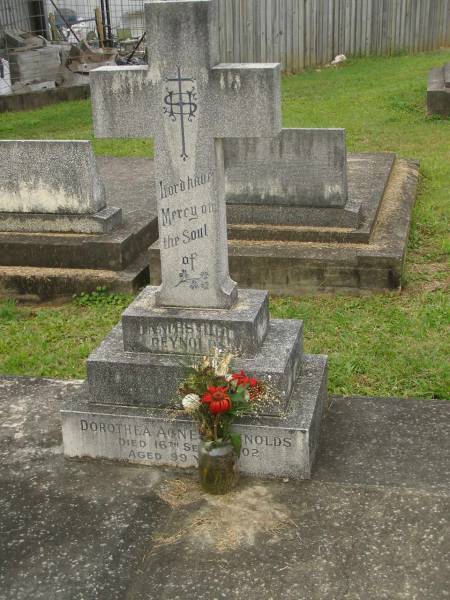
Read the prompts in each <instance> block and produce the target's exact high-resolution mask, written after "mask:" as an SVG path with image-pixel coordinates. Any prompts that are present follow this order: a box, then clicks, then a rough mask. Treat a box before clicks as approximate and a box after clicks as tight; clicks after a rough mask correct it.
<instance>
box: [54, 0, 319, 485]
mask: <svg viewBox="0 0 450 600" xmlns="http://www.w3.org/2000/svg"><path fill="white" fill-rule="evenodd" d="M145 14H146V21H147V23H146V26H147V27H146V28H147V35H148V38H149V40H150V45H151V56H152V60H151V67H150V68H143V69H141V68H138V69H131V70H121V69H99V70H97V71H94V72H93V101H94V116H95V119H94V122H95V126H96V133H97V135H101V136H105V135H114V136H117V135H118V134H120V133H122V134H126V135H129V129H128V127H126V126H125V123H124V122H123V116H122V115H123V111H122V107H123V106H124V105H125V102H126V99H127V97H128V96H129V95H130V94H131V95H134V96H135V97H136V96H137V97H138V98H139V102H138V104H139V103H140V106H141V110H142V115H143V116H144V118H145V119H147V120H148V119H150V121H151V122H152V123H154V125H153V126H154V128H155V132H154V136H155V139H156V154H157V157H156V160H155V180H156V187H157V190H158V212H159V228H160V239H161V241H162V251H161V266H162V285H161V287H160V288H154V287H148V288H146V289H145V290H144V291H143V292H142V293H141V294H140V296H139V297H138V298H137V299H136V300H135V301H134V302H133V303H132V305H131V306H130V307H129V308H128V309H127V310H126V311H125V312H124V314H123V315H122V322H121V325H120V326H118V327H117V328H116V329H115V330H114V331H113V332H112V334H111V335H110V336H109V337H108V338H107V339H106V340H105V341H104V342H103V344H102V345H101V346H100V348H99V349H98V350H97V351H95V352H94V353H93V354H92V355H91V357H90V358H89V360H88V385H87V388H86V391H85V392H84V393H83V394H82V395H81V397H80V398H78V399H76V400H75V401H69V402H68V403H66V406H65V407H64V409H63V411H62V416H63V435H64V446H65V453H66V454H67V455H69V456H91V457H104V458H115V459H120V460H128V461H131V462H139V463H143V464H160V465H174V466H182V467H183V466H184V467H189V466H194V465H195V464H196V453H197V441H198V440H197V433H196V426H195V424H194V423H192V421H190V420H189V419H187V418H186V416H185V415H182V416H180V415H177V413H176V412H174V410H173V409H172V410H170V409H168V408H167V407H168V405H169V404H170V402H171V401H172V400H173V399H174V395H175V392H176V387H177V385H178V382H179V381H181V379H182V377H183V374H184V373H185V372H186V367H183V362H184V364H186V363H187V365H188V364H189V361H190V360H192V357H193V356H202V355H204V354H205V353H207V352H208V351H209V350H210V349H211V348H220V349H224V350H225V349H226V350H228V351H233V352H234V353H235V354H236V359H235V367H236V368H243V369H247V370H248V371H251V372H252V373H255V375H259V376H262V377H264V378H267V379H269V380H271V381H272V383H273V385H274V387H275V389H277V390H278V393H279V402H274V403H273V405H271V406H269V407H266V408H265V409H264V414H260V415H258V416H257V417H255V418H252V419H247V420H245V421H242V422H240V423H238V424H237V429H239V430H240V431H242V433H243V434H244V436H243V439H244V448H243V451H242V456H241V468H242V470H243V471H244V472H247V473H252V474H258V475H289V476H293V477H299V478H302V477H309V475H310V472H311V466H312V461H313V459H314V454H315V449H316V447H317V443H318V432H319V428H320V417H321V413H322V410H323V407H324V404H325V402H326V396H327V394H326V365H327V360H326V357H321V356H315V357H313V356H306V355H304V354H303V349H302V347H303V344H302V339H303V326H302V323H301V322H299V321H270V319H269V310H268V294H267V292H261V291H256V290H240V291H239V293H238V290H237V288H236V284H235V283H234V282H233V281H231V279H230V277H229V275H228V252H227V235H226V211H225V200H224V174H223V150H222V142H221V141H220V140H219V139H218V138H220V137H224V135H227V134H230V132H231V133H232V134H233V135H234V136H240V135H245V136H250V135H252V136H255V135H266V136H273V135H274V134H277V133H278V132H279V131H280V115H279V110H278V109H279V102H275V100H276V99H277V98H278V97H279V94H280V67H279V65H278V64H276V65H272V64H269V65H265V64H262V65H243V64H239V65H228V64H227V65H222V64H217V63H216V61H217V54H218V52H217V40H216V39H215V37H214V36H215V33H216V22H215V21H216V18H217V2H216V1H215V0H211V1H210V0H191V1H185V2H152V3H150V4H146V5H145ZM277 107H278V109H277ZM136 116H137V115H136ZM275 349H276V351H275ZM274 353H275V354H276V356H274Z"/></svg>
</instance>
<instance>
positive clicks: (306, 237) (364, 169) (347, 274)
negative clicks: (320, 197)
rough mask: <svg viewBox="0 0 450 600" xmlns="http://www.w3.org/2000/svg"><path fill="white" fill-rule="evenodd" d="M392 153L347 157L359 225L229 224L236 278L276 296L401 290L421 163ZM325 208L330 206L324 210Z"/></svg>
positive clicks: (153, 274) (153, 264)
mask: <svg viewBox="0 0 450 600" xmlns="http://www.w3.org/2000/svg"><path fill="white" fill-rule="evenodd" d="M394 159H395V156H394V155H393V154H375V155H370V154H353V155H350V156H349V158H348V170H349V178H348V185H349V197H350V198H354V199H356V198H358V197H359V198H361V199H362V202H361V211H362V215H361V222H360V225H359V227H358V228H357V229H349V228H343V227H320V228H319V227H317V228H314V227H309V228H308V227H300V226H293V225H292V226H286V225H262V224H258V225H251V224H249V225H234V224H231V225H229V228H228V237H229V261H230V274H231V277H232V278H233V279H234V280H235V281H237V282H238V284H239V286H241V287H253V288H260V289H267V290H269V291H270V292H271V293H272V294H280V295H283V294H288V295H296V294H297V295H298V294H305V293H316V292H318V291H319V292H327V293H335V292H342V293H351V294H364V293H372V292H379V291H385V290H392V289H394V290H395V289H399V288H400V287H401V277H402V272H403V263H404V259H405V253H406V246H407V240H408V234H409V227H410V223H411V214H412V209H413V206H414V202H415V199H416V191H417V183H418V178H419V168H418V163H417V162H416V161H411V160H403V159H395V160H394ZM324 210H328V209H324ZM158 263H159V246H158V242H155V244H153V246H152V247H151V248H150V282H151V284H153V285H157V284H159V281H160V273H159V266H158Z"/></svg>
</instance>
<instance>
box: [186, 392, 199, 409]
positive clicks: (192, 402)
mask: <svg viewBox="0 0 450 600" xmlns="http://www.w3.org/2000/svg"><path fill="white" fill-rule="evenodd" d="M181 404H182V405H183V408H184V410H185V411H186V412H188V413H191V412H195V411H196V410H197V408H198V407H199V406H200V396H199V395H198V394H188V395H187V396H185V397H184V398H183V400H182V401H181Z"/></svg>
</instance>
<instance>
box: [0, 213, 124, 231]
mask: <svg viewBox="0 0 450 600" xmlns="http://www.w3.org/2000/svg"><path fill="white" fill-rule="evenodd" d="M121 223H122V209H121V208H114V207H113V206H108V207H106V208H103V209H102V210H99V211H98V212H96V213H93V214H84V215H77V214H72V215H71V214H52V213H49V214H45V213H13V212H9V213H8V212H0V231H11V232H15V233H80V234H82V233H110V232H111V231H114V230H115V229H117V228H118V227H119V226H120V224H121Z"/></svg>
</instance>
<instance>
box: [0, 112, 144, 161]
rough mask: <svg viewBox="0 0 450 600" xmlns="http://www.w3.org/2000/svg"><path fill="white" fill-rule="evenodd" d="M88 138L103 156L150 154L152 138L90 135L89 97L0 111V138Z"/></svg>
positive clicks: (91, 126) (91, 131)
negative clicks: (119, 137) (123, 138)
mask: <svg viewBox="0 0 450 600" xmlns="http://www.w3.org/2000/svg"><path fill="white" fill-rule="evenodd" d="M43 138H45V139H49V140H92V142H93V145H94V149H95V152H96V153H97V154H100V155H105V156H139V157H149V156H153V141H152V140H149V139H142V140H134V139H129V140H128V139H127V140H118V139H113V140H98V139H94V130H93V125H92V111H91V102H90V100H77V101H75V102H61V103H59V104H54V105H52V106H46V107H44V108H40V109H38V110H30V111H26V112H17V113H2V114H1V115H0V139H26V140H35V139H43Z"/></svg>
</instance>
